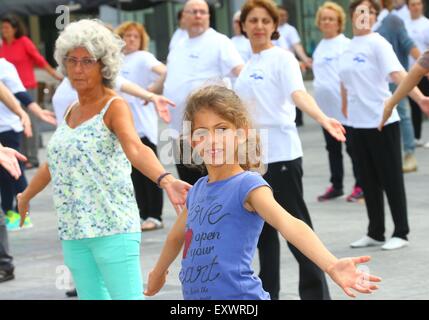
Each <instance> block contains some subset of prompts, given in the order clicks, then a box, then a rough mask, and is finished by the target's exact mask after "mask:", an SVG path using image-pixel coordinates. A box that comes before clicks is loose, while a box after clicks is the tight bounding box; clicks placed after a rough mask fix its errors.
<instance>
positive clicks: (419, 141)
mask: <svg viewBox="0 0 429 320" xmlns="http://www.w3.org/2000/svg"><path fill="white" fill-rule="evenodd" d="M415 142H416V147H417V148H421V147H423V146H424V145H425V143H424V142H423V140H422V139H415Z"/></svg>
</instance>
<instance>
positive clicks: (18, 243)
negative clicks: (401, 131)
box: [0, 118, 429, 300]
mask: <svg viewBox="0 0 429 320" xmlns="http://www.w3.org/2000/svg"><path fill="white" fill-rule="evenodd" d="M423 132H424V138H426V140H429V122H426V123H425V125H424V129H423ZM300 135H301V139H302V142H303V146H304V153H305V156H304V170H305V177H304V189H305V199H306V201H307V204H308V207H309V210H310V212H311V215H312V219H313V222H314V226H315V229H316V231H317V233H318V235H319V236H320V238H321V239H322V241H323V242H324V243H325V244H326V246H327V247H328V248H329V249H330V250H331V251H332V252H333V253H334V254H335V255H337V256H339V257H345V256H352V255H363V254H369V255H371V256H372V259H373V260H372V262H371V263H370V265H369V267H370V271H371V272H372V273H374V274H376V275H379V276H381V277H382V278H383V283H382V286H381V289H380V290H379V291H378V292H377V293H376V294H373V295H371V296H362V297H360V298H359V299H429V277H428V271H427V270H428V265H429V250H428V244H429V232H428V230H429V209H428V207H429V197H428V194H429V193H428V191H427V190H428V189H429V149H418V150H417V159H418V162H419V171H418V172H417V173H412V174H408V175H406V176H405V180H406V188H407V196H408V208H409V220H410V225H411V233H410V242H411V245H410V247H408V248H405V249H401V250H398V251H393V252H384V251H381V250H380V249H379V248H371V249H355V250H352V249H350V248H349V246H348V245H349V243H350V242H352V241H354V240H356V239H358V238H360V237H361V236H362V235H364V233H365V231H366V226H367V218H366V211H365V207H364V205H362V204H350V203H347V202H346V201H345V199H344V198H343V199H338V200H335V201H333V202H330V203H323V204H320V203H318V202H317V201H316V197H317V195H318V194H319V193H320V192H322V191H323V190H324V189H325V188H326V186H327V185H328V162H327V155H326V152H325V150H324V143H323V138H322V133H321V130H320V128H319V127H318V126H317V124H315V123H314V122H313V121H312V120H310V119H307V118H306V119H305V126H304V127H303V128H302V129H300ZM49 136H50V133H45V134H44V140H45V143H46V141H47V140H48V138H49ZM41 157H42V158H45V150H44V149H43V150H41ZM346 160H347V161H346V162H345V163H346V174H347V178H346V181H345V186H346V190H347V191H349V190H350V189H351V187H352V183H353V181H352V179H351V178H350V177H351V168H350V161H349V160H348V159H346ZM170 169H171V170H174V169H172V168H170ZM33 175H34V170H33V171H29V172H27V177H28V178H31V177H32V176H33ZM386 211H387V214H386V217H387V218H386V223H387V233H386V235H387V236H389V235H390V233H391V232H392V229H393V228H392V222H391V221H392V220H391V216H390V213H389V211H388V210H386ZM164 218H165V224H166V229H164V230H159V231H154V232H149V233H145V234H143V238H142V239H143V241H142V247H141V256H142V258H141V261H142V272H143V276H144V279H146V276H147V273H148V271H149V270H150V269H151V267H152V266H153V265H154V262H155V261H156V259H157V257H158V255H159V252H160V250H161V247H162V244H163V242H164V240H165V238H166V234H167V230H168V229H169V228H170V227H171V226H172V224H173V222H174V219H175V213H174V211H173V209H172V207H171V206H170V204H166V205H165V212H164ZM32 219H33V223H34V225H35V227H34V228H32V229H29V230H23V231H19V232H15V233H10V234H9V237H10V242H11V251H12V254H13V256H14V258H15V265H16V280H14V281H10V282H7V283H3V284H0V299H66V298H65V295H64V292H65V289H64V284H67V283H68V281H67V277H66V276H67V274H65V273H64V267H63V266H62V265H63V259H62V254H61V248H60V242H59V240H58V238H57V229H56V227H57V224H56V215H55V212H54V209H53V203H52V189H51V188H50V187H48V188H47V189H46V190H45V191H43V192H42V193H41V194H40V195H39V196H38V197H37V198H36V199H35V200H34V201H33V202H32ZM281 253H282V254H281V258H282V260H281V269H282V270H281V275H282V280H281V281H282V282H281V295H280V298H281V299H288V300H294V299H299V297H298V294H297V287H298V284H297V281H298V272H297V263H296V261H295V260H294V258H293V256H292V255H291V253H290V252H289V250H288V248H287V246H286V244H285V242H282V252H281ZM179 266H180V264H179V260H177V261H176V262H175V264H174V265H173V267H172V268H171V271H170V276H169V279H168V282H167V285H166V286H165V288H164V289H163V290H162V291H161V293H159V294H158V295H157V296H156V297H155V299H181V291H180V283H179V280H178V276H177V275H178V272H179ZM254 268H255V270H256V272H257V271H258V259H257V256H256V257H255V262H254ZM329 285H330V288H331V294H332V297H333V298H334V299H341V300H342V299H348V298H347V297H346V296H345V295H344V294H343V293H342V291H341V290H340V289H339V288H338V287H336V285H335V284H333V283H332V282H331V281H330V283H329Z"/></svg>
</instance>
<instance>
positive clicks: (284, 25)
mask: <svg viewBox="0 0 429 320" xmlns="http://www.w3.org/2000/svg"><path fill="white" fill-rule="evenodd" d="M277 8H278V10H279V15H280V25H279V32H280V35H281V38H283V39H284V41H285V43H286V49H288V50H290V51H292V52H294V53H295V54H296V55H297V56H298V58H299V59H300V60H301V61H302V62H303V63H304V65H305V67H307V68H311V66H312V63H313V62H312V60H311V58H310V57H308V56H307V54H306V53H305V50H304V47H303V46H302V44H301V38H300V36H299V33H298V30H296V28H295V27H294V26H292V25H290V24H289V23H288V21H289V12H288V11H287V9H286V8H285V7H283V6H280V5H279V6H277Z"/></svg>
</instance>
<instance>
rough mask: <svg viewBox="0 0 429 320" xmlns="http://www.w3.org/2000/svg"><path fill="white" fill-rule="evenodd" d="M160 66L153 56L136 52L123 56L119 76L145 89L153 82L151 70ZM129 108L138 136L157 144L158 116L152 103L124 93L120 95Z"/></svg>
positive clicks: (143, 52)
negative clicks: (146, 103)
mask: <svg viewBox="0 0 429 320" xmlns="http://www.w3.org/2000/svg"><path fill="white" fill-rule="evenodd" d="M159 65H161V62H160V61H158V60H157V59H156V58H155V57H154V55H153V54H151V53H150V52H147V51H136V52H133V53H130V54H127V55H125V57H124V63H123V65H122V69H121V72H120V75H121V76H122V77H124V78H125V79H127V80H129V81H131V82H134V83H135V84H138V85H139V86H140V87H142V88H147V87H148V86H149V85H150V84H151V83H152V82H153V81H152V79H153V74H154V72H153V71H152V69H153V68H155V67H157V66H159ZM121 95H122V96H123V97H124V98H125V100H127V102H128V104H129V105H130V107H131V111H132V112H133V117H134V125H135V127H136V130H137V133H138V134H139V136H140V137H141V138H142V137H146V138H148V139H149V140H150V141H151V142H152V143H153V144H155V145H156V144H157V143H158V114H157V112H156V109H155V106H154V105H153V103H149V104H148V105H144V102H143V101H142V100H141V99H139V98H137V97H134V96H131V95H128V94H126V93H122V94H121Z"/></svg>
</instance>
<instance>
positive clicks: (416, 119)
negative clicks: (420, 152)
mask: <svg viewBox="0 0 429 320" xmlns="http://www.w3.org/2000/svg"><path fill="white" fill-rule="evenodd" d="M418 87H419V89H420V91H421V92H422V93H423V94H424V95H425V96H429V80H428V78H426V76H424V77H423V78H422V80H421V81H420V83H419V84H418ZM408 99H409V101H410V105H411V117H412V120H413V127H414V137H415V138H416V139H417V140H420V139H421V138H422V123H423V112H422V110H421V109H420V107H419V105H418V104H417V103H416V102H415V101H414V100H413V99H411V98H408Z"/></svg>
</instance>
